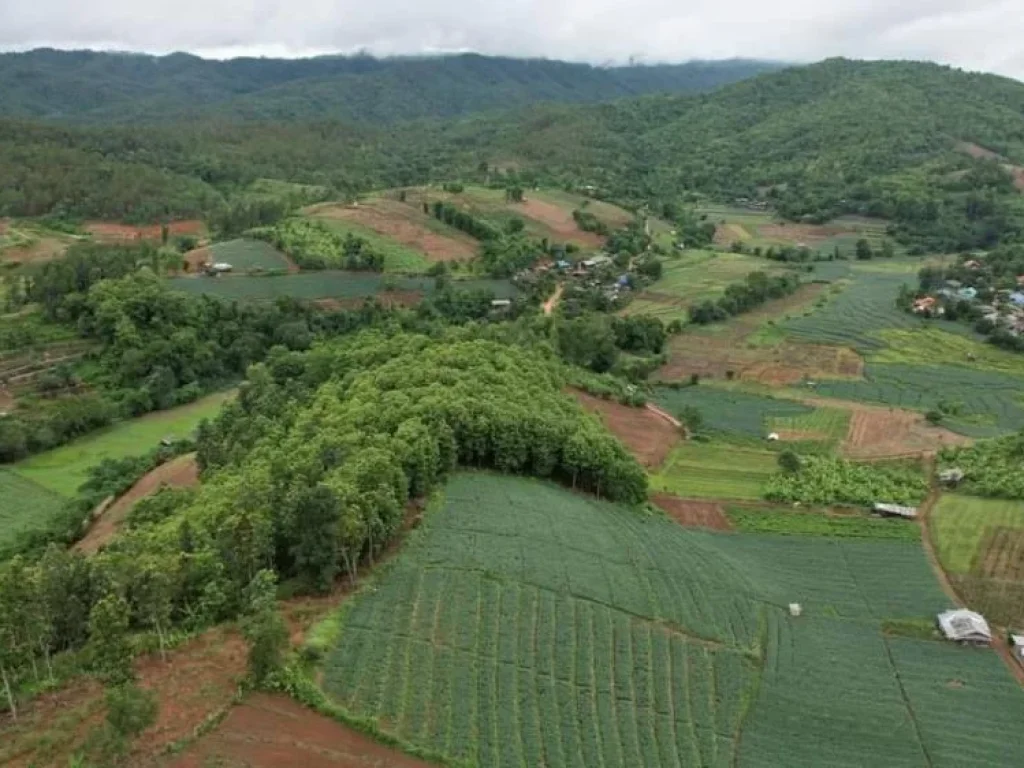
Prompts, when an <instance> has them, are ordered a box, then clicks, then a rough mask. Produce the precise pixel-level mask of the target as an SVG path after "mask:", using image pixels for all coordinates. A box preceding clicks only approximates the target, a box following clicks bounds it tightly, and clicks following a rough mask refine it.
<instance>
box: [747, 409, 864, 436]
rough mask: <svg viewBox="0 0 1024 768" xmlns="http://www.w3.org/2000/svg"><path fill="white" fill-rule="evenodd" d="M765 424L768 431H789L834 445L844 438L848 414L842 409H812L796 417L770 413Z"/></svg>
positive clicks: (848, 425) (847, 425) (848, 420)
mask: <svg viewBox="0 0 1024 768" xmlns="http://www.w3.org/2000/svg"><path fill="white" fill-rule="evenodd" d="M767 422H768V429H771V430H774V431H779V430H789V431H792V432H796V433H802V434H804V435H806V436H807V438H808V439H811V440H821V441H822V442H825V443H829V444H835V443H838V442H839V441H840V440H842V439H843V438H844V437H846V433H847V431H848V430H849V427H850V412H849V411H847V410H845V409H843V408H814V409H813V410H811V411H810V413H800V414H798V415H796V416H776V415H774V414H772V413H770V414H769V415H768V418H767Z"/></svg>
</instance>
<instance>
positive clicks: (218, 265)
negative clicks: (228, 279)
mask: <svg viewBox="0 0 1024 768" xmlns="http://www.w3.org/2000/svg"><path fill="white" fill-rule="evenodd" d="M232 269H234V267H232V266H231V265H230V264H228V263H227V262H226V261H218V262H215V263H213V264H211V265H210V271H212V272H216V273H220V272H230V271H231V270H232Z"/></svg>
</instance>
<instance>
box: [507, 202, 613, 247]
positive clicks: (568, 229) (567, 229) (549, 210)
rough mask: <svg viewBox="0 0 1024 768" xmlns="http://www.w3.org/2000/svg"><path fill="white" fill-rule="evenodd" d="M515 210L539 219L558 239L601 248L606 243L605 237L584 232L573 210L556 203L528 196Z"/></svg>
mask: <svg viewBox="0 0 1024 768" xmlns="http://www.w3.org/2000/svg"><path fill="white" fill-rule="evenodd" d="M513 210H516V211H520V212H521V213H522V214H523V215H524V216H526V217H527V218H529V219H533V220H534V221H539V222H540V223H541V224H543V225H544V226H545V227H547V228H548V229H550V230H551V232H552V234H553V235H554V236H555V238H556V239H558V240H563V241H564V240H571V241H573V242H575V243H579V244H580V245H582V246H584V247H587V248H600V247H601V245H602V244H603V243H604V238H602V237H601V236H600V235H597V234H594V233H593V232H584V231H583V230H582V229H580V228H579V227H578V226H576V220H575V219H574V218H573V217H572V211H568V210H566V209H565V208H563V207H561V206H559V205H555V204H554V203H547V202H545V201H543V200H537V199H532V198H528V199H526V200H524V201H523V202H522V203H516V204H515V207H514V208H513Z"/></svg>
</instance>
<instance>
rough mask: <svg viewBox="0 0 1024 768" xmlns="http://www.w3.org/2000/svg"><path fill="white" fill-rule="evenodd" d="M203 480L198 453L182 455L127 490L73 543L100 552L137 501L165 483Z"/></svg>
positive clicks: (187, 484)
mask: <svg viewBox="0 0 1024 768" xmlns="http://www.w3.org/2000/svg"><path fill="white" fill-rule="evenodd" d="M198 482H199V466H198V465H197V464H196V458H195V454H194V453H190V454H187V455H185V456H178V457H177V458H176V459H172V460H171V461H168V462H167V463H166V464H161V465H160V466H159V467H157V468H156V469H154V470H153V471H151V472H149V473H148V474H146V475H145V476H144V477H143V478H142V479H140V480H139V481H138V482H137V483H136V484H135V485H133V486H132V487H131V488H130V489H129V490H128V492H127V493H125V494H124V495H123V496H121V497H120V498H119V499H117V501H115V502H114V503H113V504H111V505H110V506H109V507H107V508H106V509H105V510H104V511H103V513H102V514H101V515H100V516H99V518H98V519H97V520H96V521H95V522H93V524H92V525H91V526H90V527H89V531H88V532H87V533H86V534H85V536H84V537H82V538H81V539H80V540H79V541H78V542H77V543H76V544H75V546H74V547H73V549H74V550H75V551H76V552H83V553H85V554H87V555H91V554H94V553H95V552H98V551H99V550H100V549H101V548H102V547H103V545H104V544H106V543H107V542H108V541H110V540H111V539H112V538H113V537H114V535H115V534H116V533H117V532H118V530H119V529H120V527H121V523H123V522H124V519H125V517H126V516H127V515H128V513H129V512H130V511H131V509H132V507H134V506H135V503H136V502H138V501H139V500H141V499H144V498H145V497H147V496H150V495H152V494H154V493H156V492H157V491H158V490H160V489H161V488H163V487H164V486H168V487H170V488H189V487H191V486H193V485H195V484H196V483H198Z"/></svg>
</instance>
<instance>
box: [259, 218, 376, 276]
mask: <svg viewBox="0 0 1024 768" xmlns="http://www.w3.org/2000/svg"><path fill="white" fill-rule="evenodd" d="M249 234H250V235H252V236H253V237H257V238H259V239H261V240H266V241H267V242H268V243H270V244H271V245H273V246H274V247H275V248H278V249H280V250H282V251H284V252H285V253H286V254H288V256H290V257H291V258H292V260H293V261H294V262H295V263H296V264H298V265H299V266H300V267H302V268H303V269H350V270H365V271H369V272H380V271H382V270H383V269H384V254H382V253H380V252H378V251H376V250H374V249H373V247H372V246H371V245H370V243H369V242H368V241H367V240H366V238H363V237H358V236H357V235H353V234H352V233H351V232H349V233H347V234H346V235H345V236H344V237H342V236H341V235H340V234H338V233H337V232H335V231H334V230H332V229H330V228H329V227H328V226H327V225H326V224H324V223H323V222H320V221H312V220H310V219H286V220H285V221H282V222H279V223H278V224H276V225H275V226H273V227H269V228H260V229H254V230H252V231H251V232H250V233H249Z"/></svg>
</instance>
